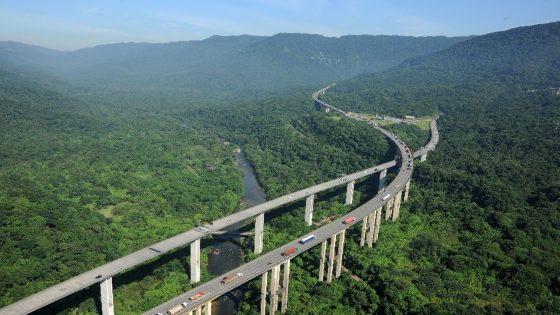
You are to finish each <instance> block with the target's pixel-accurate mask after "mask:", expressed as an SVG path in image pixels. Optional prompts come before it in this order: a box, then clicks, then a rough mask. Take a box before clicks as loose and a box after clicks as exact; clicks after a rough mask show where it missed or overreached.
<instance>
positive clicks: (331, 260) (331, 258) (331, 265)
mask: <svg viewBox="0 0 560 315" xmlns="http://www.w3.org/2000/svg"><path fill="white" fill-rule="evenodd" d="M335 243H336V234H335V235H333V236H331V246H330V251H329V269H328V270H327V282H329V283H331V282H332V276H333V268H334V249H335V245H336V244H335Z"/></svg>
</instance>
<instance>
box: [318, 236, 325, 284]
mask: <svg viewBox="0 0 560 315" xmlns="http://www.w3.org/2000/svg"><path fill="white" fill-rule="evenodd" d="M326 255H327V241H326V240H325V241H323V242H322V243H321V259H320V260H319V282H322V281H323V277H324V275H325V258H326Z"/></svg>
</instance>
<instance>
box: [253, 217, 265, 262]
mask: <svg viewBox="0 0 560 315" xmlns="http://www.w3.org/2000/svg"><path fill="white" fill-rule="evenodd" d="M263 243H264V213H261V214H259V215H258V216H257V218H256V219H255V254H260V253H262V250H263Z"/></svg>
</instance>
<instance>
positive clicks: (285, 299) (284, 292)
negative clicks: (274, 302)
mask: <svg viewBox="0 0 560 315" xmlns="http://www.w3.org/2000/svg"><path fill="white" fill-rule="evenodd" d="M289 286H290V260H288V261H286V262H285V263H284V279H283V281H282V306H281V308H280V312H281V313H282V314H284V313H286V310H287V309H288V287H289Z"/></svg>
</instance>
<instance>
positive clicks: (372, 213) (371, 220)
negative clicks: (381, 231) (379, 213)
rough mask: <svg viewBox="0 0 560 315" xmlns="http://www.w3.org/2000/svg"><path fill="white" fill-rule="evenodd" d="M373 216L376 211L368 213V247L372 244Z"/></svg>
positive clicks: (373, 231)
mask: <svg viewBox="0 0 560 315" xmlns="http://www.w3.org/2000/svg"><path fill="white" fill-rule="evenodd" d="M375 216H376V212H375V211H372V212H371V213H370V214H369V215H368V223H369V230H368V232H367V244H368V247H372V246H373V235H374V233H375Z"/></svg>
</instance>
